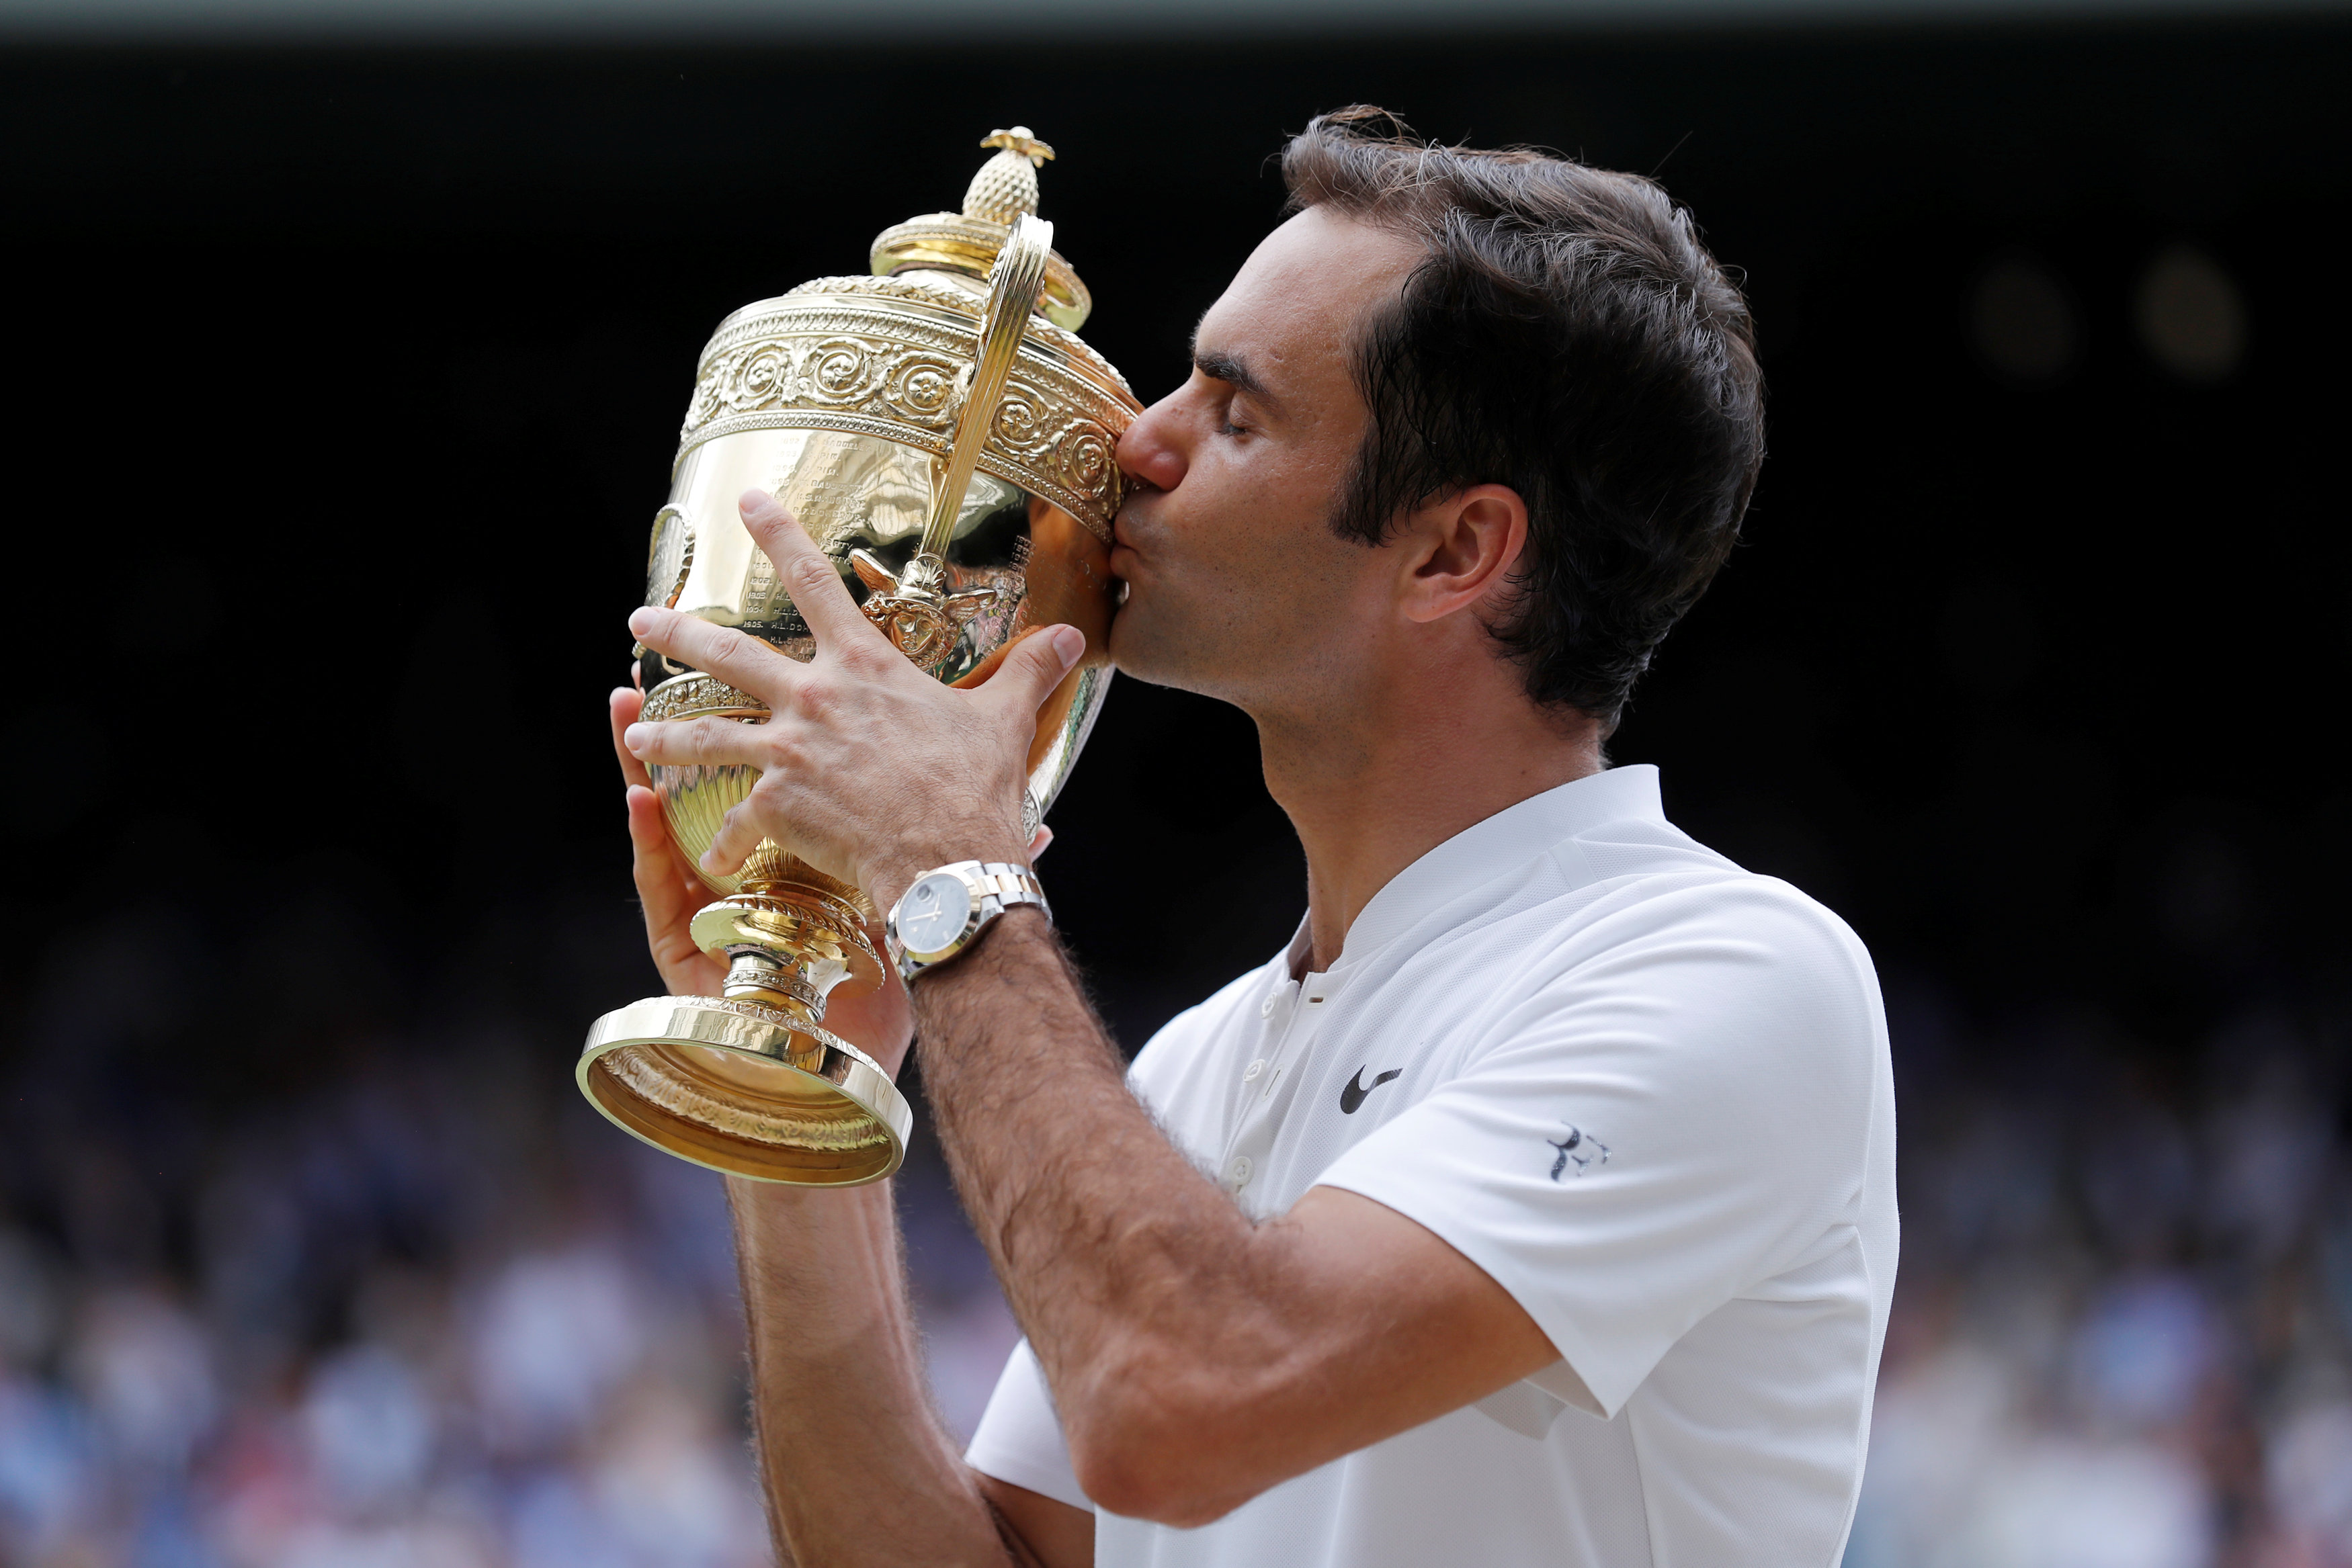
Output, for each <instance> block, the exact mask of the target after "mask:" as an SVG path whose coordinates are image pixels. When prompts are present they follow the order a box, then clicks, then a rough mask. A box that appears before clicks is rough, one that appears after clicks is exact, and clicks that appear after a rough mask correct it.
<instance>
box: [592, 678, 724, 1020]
mask: <svg viewBox="0 0 2352 1568" xmlns="http://www.w3.org/2000/svg"><path fill="white" fill-rule="evenodd" d="M645 706H646V699H645V697H644V695H643V694H641V693H638V692H635V691H632V690H630V689H629V688H628V687H626V686H621V687H617V688H615V689H614V693H613V696H612V709H613V750H614V753H615V754H617V755H618V756H619V758H620V759H621V777H622V779H625V781H626V782H627V784H628V789H629V795H628V800H629V844H630V847H631V848H633V849H634V850H635V852H636V868H635V869H636V879H637V902H638V903H639V904H642V905H644V907H645V912H646V946H648V947H650V948H652V949H653V955H654V967H655V968H656V969H658V970H660V971H661V977H662V984H663V985H665V986H667V987H668V988H669V994H670V995H671V996H674V997H715V996H719V995H720V994H721V993H722V992H723V991H724V990H725V989H726V980H727V966H726V964H725V963H724V962H722V961H721V960H719V959H717V958H714V957H712V956H710V955H709V954H708V953H705V952H704V951H703V950H702V949H701V948H699V947H698V946H695V945H694V936H693V934H692V932H691V931H690V930H689V929H688V927H689V926H690V925H692V924H693V921H694V912H695V911H696V910H698V909H700V908H701V907H702V906H703V905H704V904H708V903H709V902H710V897H711V894H710V889H709V888H708V887H706V886H705V885H703V881H702V879H701V878H700V877H698V876H697V875H695V874H694V868H693V867H692V866H690V865H688V864H687V862H686V857H685V856H684V855H682V854H680V853H678V851H677V843H676V842H675V841H673V840H672V839H671V838H670V836H669V824H668V823H667V822H666V821H663V820H662V809H661V800H660V798H659V797H657V796H656V795H655V793H654V787H653V779H651V778H650V777H648V776H647V774H646V765H645V764H644V763H642V762H640V761H638V760H637V759H636V758H635V757H632V756H631V755H630V754H629V748H628V747H625V746H624V745H622V744H621V737H622V735H623V733H624V732H625V731H626V730H627V729H628V727H629V726H631V725H633V724H635V723H636V722H637V714H638V713H639V711H640V710H642V709H643V708H644V707H645Z"/></svg>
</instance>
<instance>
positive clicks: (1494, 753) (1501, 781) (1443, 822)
mask: <svg viewBox="0 0 2352 1568" xmlns="http://www.w3.org/2000/svg"><path fill="white" fill-rule="evenodd" d="M1407 687H1408V689H1402V690H1400V689H1399V688H1398V687H1396V686H1390V687H1388V688H1386V689H1383V690H1380V691H1378V692H1376V693H1373V694H1370V700H1368V701H1367V702H1365V703H1364V704H1362V705H1361V706H1360V707H1358V708H1356V709H1354V710H1353V711H1350V712H1349V713H1348V714H1347V715H1346V716H1341V717H1339V718H1336V719H1335V717H1334V716H1333V713H1332V711H1331V710H1330V709H1329V708H1325V709H1323V710H1322V711H1320V712H1318V713H1317V714H1315V715H1313V716H1307V715H1281V716H1268V715H1265V714H1260V715H1257V716H1256V717H1257V726H1258V744H1259V747H1260V750H1261V752H1262V754H1263V757H1264V759H1265V782H1266V788H1267V789H1269V790H1270V791H1271V792H1272V793H1273V795H1274V798H1275V800H1276V802H1277V803H1279V804H1280V805H1281V807H1282V809H1283V810H1285V811H1286V812H1287V813H1288V814H1289V816H1290V821H1291V825H1292V827H1293V828H1295V829H1296V830H1297V833H1298V841H1299V843H1300V844H1301V845H1302V846H1303V847H1304V848H1305V849H1306V852H1307V932H1308V936H1309V937H1310V939H1311V940H1312V942H1313V944H1314V952H1313V955H1312V956H1311V958H1310V959H1309V961H1308V967H1310V968H1312V969H1314V970H1317V971H1320V970H1324V969H1328V968H1329V967H1331V966H1332V965H1333V964H1334V963H1336V962H1337V961H1338V960H1339V953H1340V950H1341V948H1342V946H1344V945H1345V943H1346V941H1347V936H1348V930H1349V927H1350V926H1351V925H1354V924H1355V922H1356V917H1357V916H1358V915H1361V914H1362V913H1363V911H1364V906H1365V905H1366V904H1370V902H1371V901H1372V897H1373V895H1374V894H1377V893H1379V892H1380V890H1381V888H1383V887H1385V886H1387V885H1388V883H1389V882H1390V880H1391V878H1393V877H1394V876H1395V875H1396V874H1397V873H1399V872H1401V871H1402V870H1404V868H1405V867H1407V866H1409V865H1411V864H1412V862H1415V861H1417V860H1419V859H1420V858H1421V857H1422V856H1423V855H1424V854H1427V853H1428V852H1430V851H1431V850H1433V849H1435V848H1436V847H1437V846H1438V845H1439V844H1442V843H1444V841H1446V840H1448V839H1450V838H1452V837H1454V834H1456V833H1459V832H1461V831H1464V830H1465V829H1466V828H1471V827H1475V826H1476V825H1477V824H1478V823H1480V822H1483V821H1486V819H1487V818H1489V817H1491V816H1493V815H1494V814H1495V813H1496V812H1497V811H1501V810H1507V809H1508V808H1510V807H1512V806H1516V805H1517V804H1518V803H1519V802H1520V801H1522V800H1528V799H1529V798H1530V797H1532V796H1536V795H1540V794H1542V793H1543V792H1544V791H1545V790H1547V789H1554V788H1557V787H1558V786H1559V785H1562V784H1566V783H1569V782H1570V781H1571V780H1573V779H1581V778H1584V777H1585V776H1586V775H1588V774H1591V773H1597V772H1599V771H1600V770H1601V729H1600V726H1599V725H1598V724H1596V723H1595V722H1594V721H1593V720H1591V718H1588V717H1585V716H1582V715H1578V714H1568V715H1565V716H1559V717H1555V716H1550V715H1548V714H1545V713H1542V712H1540V711H1538V709H1536V708H1535V707H1534V706H1531V705H1530V704H1529V703H1528V700H1527V699H1526V697H1525V696H1524V695H1520V693H1519V691H1518V689H1517V685H1516V684H1513V685H1509V686H1507V687H1505V688H1503V689H1502V690H1500V691H1491V690H1490V691H1486V692H1472V693H1465V691H1464V690H1463V689H1462V687H1461V686H1459V685H1455V686H1454V687H1453V688H1452V689H1451V690H1449V689H1448V684H1447V683H1445V682H1443V681H1432V680H1426V679H1423V680H1420V681H1413V682H1411V683H1407ZM1482 699H1483V700H1482Z"/></svg>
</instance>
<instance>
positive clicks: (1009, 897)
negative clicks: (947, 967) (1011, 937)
mask: <svg viewBox="0 0 2352 1568" xmlns="http://www.w3.org/2000/svg"><path fill="white" fill-rule="evenodd" d="M1018 904H1035V905H1036V906H1037V908H1038V910H1039V911H1040V912H1041V913H1043V914H1044V915H1045V919H1046V922H1047V924H1049V925H1050V924H1051V923H1052V922H1053V918H1054V911H1053V907H1052V906H1051V905H1050V904H1047V903H1046V902H1045V888H1044V887H1043V886H1041V885H1039V883H1038V881H1037V873H1035V872H1033V871H1031V870H1030V869H1029V868H1028V867H1027V866H1025V865H1009V864H1007V863H1005V862H1003V861H958V862H955V863H954V864H953V865H943V866H940V867H939V868H938V869H937V870H935V871H927V872H925V873H923V874H922V875H920V876H919V877H917V878H916V879H915V880H914V883H912V885H910V886H909V887H908V889H907V891H906V892H905V893H903V894H899V896H898V903H896V904H892V905H891V906H890V917H889V919H887V921H885V922H884V923H883V927H882V929H883V936H884V939H885V941H886V942H887V945H888V946H889V948H890V961H891V962H892V963H894V964H897V965H898V974H899V977H901V978H903V979H904V980H906V981H907V983H908V984H909V985H912V984H913V983H914V979H915V977H916V976H918V975H919V974H921V973H922V972H923V971H924V970H926V969H929V968H934V967H937V966H939V965H941V964H944V963H946V962H947V961H948V960H949V959H950V958H952V957H954V956H956V955H958V954H960V953H961V952H963V951H964V950H965V949H966V948H968V947H970V946H971V945H972V944H973V943H975V942H977V941H979V940H980V934H981V933H982V932H983V931H985V930H987V929H988V926H989V923H990V922H991V921H992V920H994V919H995V918H996V917H997V916H998V915H1002V914H1003V913H1004V912H1005V911H1006V910H1008V909H1011V908H1013V907H1014V906H1016V905H1018Z"/></svg>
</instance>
